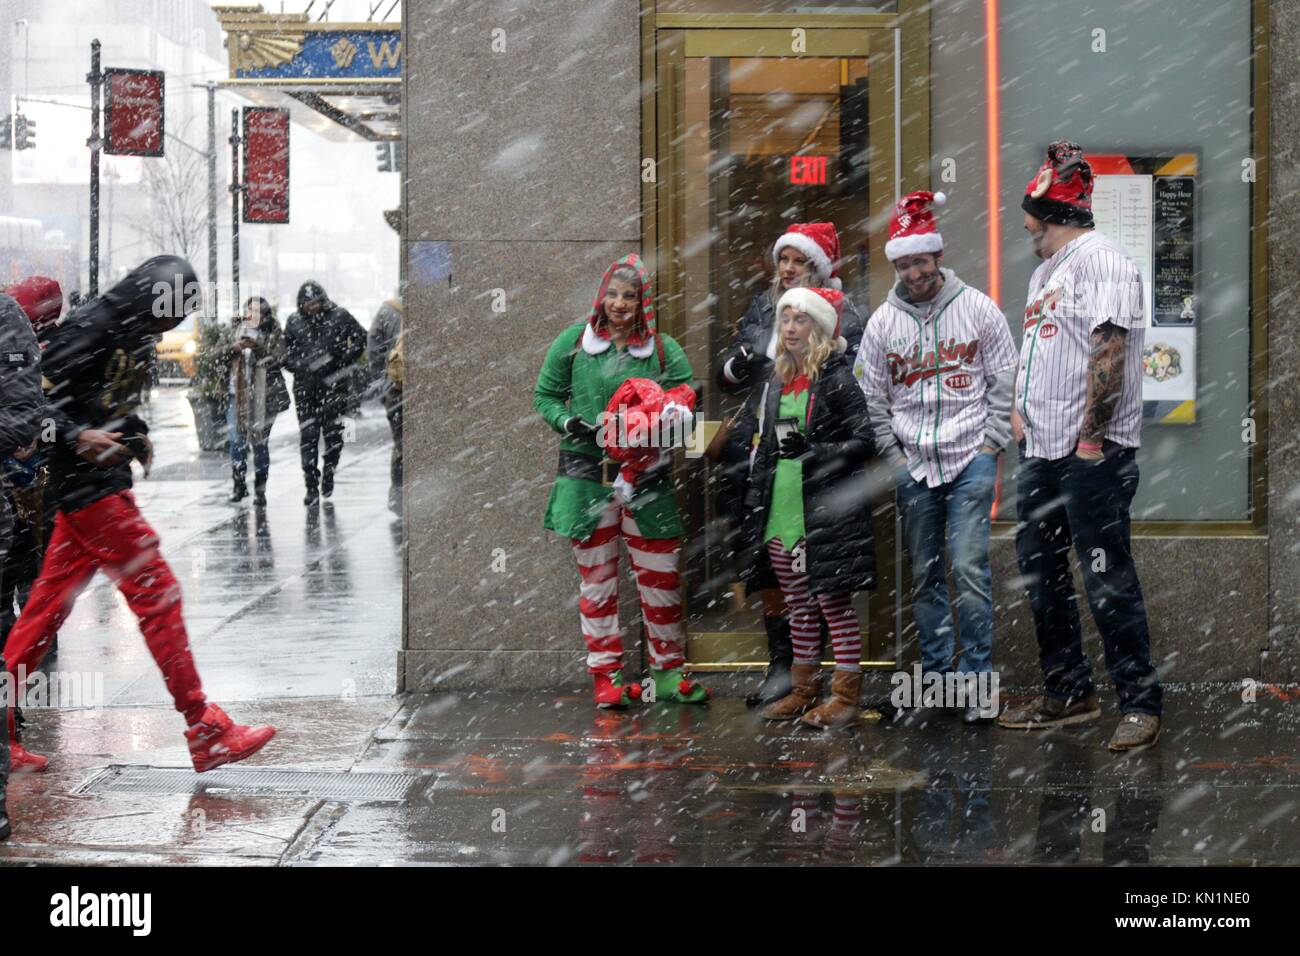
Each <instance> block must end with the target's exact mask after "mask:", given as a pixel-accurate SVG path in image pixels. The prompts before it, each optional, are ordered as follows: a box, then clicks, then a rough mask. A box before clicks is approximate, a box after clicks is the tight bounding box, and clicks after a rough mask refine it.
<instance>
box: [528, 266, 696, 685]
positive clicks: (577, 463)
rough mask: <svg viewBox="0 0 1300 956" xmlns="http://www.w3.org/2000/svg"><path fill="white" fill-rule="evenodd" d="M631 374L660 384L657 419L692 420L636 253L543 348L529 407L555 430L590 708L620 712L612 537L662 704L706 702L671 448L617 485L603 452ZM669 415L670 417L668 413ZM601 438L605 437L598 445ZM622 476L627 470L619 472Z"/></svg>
mask: <svg viewBox="0 0 1300 956" xmlns="http://www.w3.org/2000/svg"><path fill="white" fill-rule="evenodd" d="M631 378H645V379H650V380H652V381H654V382H657V383H659V385H660V386H662V387H663V389H664V390H665V392H666V393H667V394H666V396H665V399H666V404H665V408H664V413H663V415H661V416H660V422H661V425H666V424H667V419H673V420H676V421H677V422H679V423H680V421H681V420H682V419H684V418H685V417H687V416H689V414H690V412H689V408H690V407H692V406H693V405H694V393H693V392H691V390H690V385H689V384H687V383H688V382H690V380H691V367H690V363H688V362H687V360H686V354H685V353H684V352H683V351H682V348H681V346H680V345H678V344H677V343H676V342H675V341H674V340H673V339H672V338H671V337H669V336H667V335H662V334H660V333H659V332H658V331H656V329H655V320H654V298H653V295H652V290H651V284H650V275H649V273H648V272H646V270H645V267H644V266H643V265H642V263H641V259H640V257H638V256H637V255H636V254H631V255H627V256H624V257H623V258H622V259H619V260H618V261H617V262H615V263H614V264H613V265H611V266H610V267H609V269H607V270H606V271H605V275H604V277H603V278H602V279H601V282H600V291H599V292H597V294H596V301H595V302H594V303H593V305H592V307H591V313H590V314H589V315H588V316H587V319H586V321H584V322H580V323H577V324H574V325H571V326H569V327H568V328H566V329H565V330H564V331H563V332H561V333H560V334H559V336H557V337H556V339H555V341H554V342H553V343H552V344H551V347H550V350H549V351H548V352H547V353H546V360H545V361H544V362H543V364H542V371H541V375H539V376H538V378H537V387H536V389H534V391H533V407H535V408H536V409H537V411H538V412H540V413H541V416H542V418H544V419H545V420H546V423H547V424H548V425H550V426H551V427H552V428H553V429H555V431H557V432H558V433H559V434H560V436H561V438H560V463H559V470H558V473H557V476H556V479H555V485H554V486H553V487H552V488H551V497H550V501H548V502H547V505H546V520H545V522H544V523H545V526H546V527H547V528H550V529H551V530H552V531H555V532H557V533H559V534H562V535H564V536H565V537H567V538H569V539H570V540H571V541H572V542H573V553H574V556H575V557H576V558H577V562H578V573H579V574H580V575H581V578H582V580H581V584H580V586H579V601H578V613H579V617H580V619H581V623H582V636H583V640H585V641H586V644H587V669H588V670H589V671H590V672H591V674H592V676H593V678H594V680H595V692H596V703H597V704H598V705H599V706H601V707H625V706H627V705H628V703H630V701H631V698H632V696H634V695H635V690H634V687H635V685H629V686H627V687H625V686H624V683H623V674H622V668H623V643H622V640H621V638H620V637H619V626H618V580H619V574H618V541H619V538H620V537H621V538H622V539H623V540H624V541H625V542H626V544H627V551H628V558H629V560H630V561H631V563H632V569H633V571H634V572H635V573H636V580H637V589H638V591H639V592H640V598H641V614H642V617H643V618H644V619H645V633H646V640H647V643H648V651H649V656H650V676H651V678H652V679H653V680H654V684H655V697H656V699H657V700H673V701H678V702H681V703H686V704H702V703H704V702H706V701H707V700H708V697H709V694H708V691H707V690H706V689H705V688H704V687H702V686H701V685H699V684H697V683H695V682H694V681H691V680H687V679H686V678H685V677H684V676H683V674H682V665H683V664H684V663H685V657H684V656H683V653H682V636H683V635H682V600H681V577H680V574H679V571H678V559H679V555H680V552H681V539H682V534H683V531H684V529H683V528H682V521H681V518H680V517H679V516H678V514H677V503H676V501H675V499H674V497H673V484H672V474H671V468H670V464H669V462H668V455H667V453H664V454H663V455H661V456H660V458H661V462H660V464H659V465H657V466H655V467H651V468H649V469H648V470H646V471H644V472H642V473H641V474H639V475H638V476H637V477H636V479H635V483H634V486H633V487H631V488H628V487H627V483H626V480H623V481H620V482H619V486H618V487H616V486H615V479H616V478H618V476H619V469H618V464H617V463H616V462H612V461H610V460H608V459H606V458H605V457H604V454H603V452H602V450H601V448H602V445H601V442H604V441H605V439H606V437H607V436H609V435H611V434H612V433H613V431H614V429H612V428H603V426H605V424H606V421H607V417H608V416H607V415H606V406H607V405H608V404H609V401H610V399H611V398H612V397H613V395H614V392H615V391H616V390H617V389H618V388H619V386H620V385H622V384H623V383H624V382H625V381H627V380H628V379H631ZM665 416H667V419H666V418H665ZM598 437H599V438H600V441H598V440H597V439H598ZM623 474H624V475H626V474H627V472H624V473H623Z"/></svg>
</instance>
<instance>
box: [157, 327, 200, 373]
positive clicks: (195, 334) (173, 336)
mask: <svg viewBox="0 0 1300 956" xmlns="http://www.w3.org/2000/svg"><path fill="white" fill-rule="evenodd" d="M198 351H199V324H198V319H197V316H195V315H189V316H187V317H186V318H185V321H184V322H182V323H181V324H180V325H178V326H176V328H174V329H172V330H171V331H170V332H164V333H163V334H162V341H160V342H159V343H158V376H159V377H160V378H193V377H194V359H195V357H196V356H197V354H198Z"/></svg>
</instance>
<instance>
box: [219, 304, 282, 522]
mask: <svg viewBox="0 0 1300 956" xmlns="http://www.w3.org/2000/svg"><path fill="white" fill-rule="evenodd" d="M283 365H284V336H283V334H282V333H281V331H280V323H279V322H277V321H276V319H275V309H274V308H272V306H271V304H270V303H269V302H267V301H266V300H265V299H263V298H261V297H260V296H254V297H252V298H250V299H249V300H248V301H247V302H245V303H244V315H243V318H242V319H241V320H239V324H238V326H237V328H236V329H235V343H234V345H233V346H231V349H230V353H229V361H228V362H227V363H226V366H225V373H226V379H227V384H226V388H225V390H224V394H225V395H226V398H227V403H226V425H227V428H228V434H229V436H230V475H231V479H232V480H233V482H234V490H233V491H232V492H231V495H230V500H231V501H232V502H237V501H242V500H243V499H245V498H247V497H248V482H247V476H248V447H249V445H252V447H253V492H254V498H253V503H254V504H255V505H256V506H257V507H259V508H263V507H265V506H266V480H267V477H268V475H269V474H270V471H271V449H270V447H269V442H270V440H271V426H272V425H274V424H275V416H277V415H279V414H280V413H281V412H285V411H288V410H289V405H290V402H289V389H288V387H287V386H286V385H285V384H284V372H283V371H282V367H283Z"/></svg>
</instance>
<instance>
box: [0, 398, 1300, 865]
mask: <svg viewBox="0 0 1300 956" xmlns="http://www.w3.org/2000/svg"><path fill="white" fill-rule="evenodd" d="M277 427H278V426H277ZM385 437H386V425H385V423H384V422H383V421H382V419H380V418H378V417H376V416H374V415H372V416H371V417H370V418H369V419H363V421H362V422H361V423H360V427H359V428H358V442H357V443H356V445H355V446H354V447H350V448H349V449H348V450H347V451H346V452H345V456H344V468H343V469H342V470H341V471H340V473H339V483H338V490H337V491H336V493H335V502H334V504H333V505H329V506H325V507H322V508H321V509H320V511H319V512H318V513H315V514H311V515H310V516H309V514H308V513H307V512H306V510H305V509H304V508H303V506H302V504H301V500H300V499H301V487H302V486H301V479H300V478H299V476H298V472H297V468H296V463H295V462H294V461H293V459H292V457H291V456H290V455H289V454H287V453H281V455H280V457H279V458H277V459H275V461H276V464H275V465H273V470H272V482H271V489H270V493H271V506H270V507H269V508H268V509H267V510H266V513H265V514H264V515H260V516H259V515H257V514H255V513H254V512H253V510H252V509H248V508H236V507H234V506H231V505H229V504H227V503H225V502H224V500H223V499H224V494H225V489H224V487H223V486H219V485H217V484H214V482H215V480H216V479H208V480H193V479H187V480H184V481H181V480H177V481H159V482H147V483H144V484H142V485H141V488H140V497H141V500H142V505H143V507H144V511H145V513H146V514H147V515H148V516H149V517H150V518H151V520H153V521H154V522H155V523H156V525H157V526H158V528H159V530H160V532H161V533H162V535H163V540H164V548H165V552H166V554H167V557H168V559H169V560H170V561H171V562H172V564H173V566H174V568H175V570H176V572H177V574H178V576H179V577H180V578H181V580H182V586H183V588H184V594H185V602H186V617H187V621H188V622H189V624H190V627H191V638H192V641H193V644H194V647H195V653H196V656H197V658H198V663H199V666H200V668H201V671H202V673H203V676H204V680H205V684H206V687H207V689H208V691H209V693H210V694H211V695H212V696H213V697H214V699H217V700H219V701H221V702H222V703H223V704H227V705H228V706H229V709H230V711H231V713H232V715H234V716H235V717H236V718H237V719H240V720H242V721H247V722H250V723H263V722H266V723H272V724H274V725H276V726H277V727H278V728H279V731H280V733H279V735H278V736H277V737H276V739H275V740H274V741H273V742H272V744H271V745H270V746H268V747H267V749H266V750H265V751H263V752H262V753H261V754H259V755H257V756H256V757H255V758H253V759H252V760H250V761H248V762H247V763H246V764H242V765H239V766H238V767H236V768H230V769H231V770H232V771H235V770H240V769H241V768H247V769H250V770H252V769H272V768H273V769H297V770H313V771H328V772H337V773H348V774H365V773H376V772H393V771H405V772H409V773H415V774H418V775H419V777H420V784H419V786H418V787H417V788H416V790H415V796H414V797H412V798H410V799H408V800H407V801H406V802H404V803H397V804H394V803H387V804H380V803H364V802H341V801H337V800H324V799H316V798H311V797H304V796H302V795H285V796H265V795H256V796H253V795H241V794H240V793H239V792H237V789H231V790H230V791H229V792H227V793H223V794H215V793H211V792H209V793H202V794H192V795H191V794H169V793H120V792H103V793H78V792H77V791H78V788H79V787H80V786H82V785H83V784H84V783H85V782H86V781H87V780H88V779H90V778H91V777H93V776H94V775H95V774H96V773H99V772H101V771H102V770H103V769H104V768H105V767H108V766H111V765H121V764H130V765H141V766H154V767H185V766H187V754H186V750H185V747H184V742H183V739H182V737H181V727H180V719H179V717H178V716H177V715H176V714H175V712H174V711H172V709H171V707H170V703H169V701H168V698H167V696H166V694H165V691H164V688H163V686H162V682H161V678H160V677H159V676H158V674H157V672H156V669H155V668H154V665H153V662H152V660H150V659H149V657H148V655H147V653H146V652H145V649H144V643H143V641H142V640H141V638H140V636H139V634H138V632H137V630H136V626H135V621H134V619H133V618H132V617H131V616H130V614H129V612H127V611H126V609H125V607H124V606H123V605H122V604H121V602H120V600H119V599H118V598H117V596H116V594H115V592H113V591H112V590H111V589H110V588H106V587H95V588H93V589H92V590H91V591H90V592H89V593H87V594H85V595H83V597H82V600H81V602H80V604H79V605H78V608H77V611H76V613H75V614H74V615H73V617H72V618H71V619H70V620H69V622H68V624H67V626H66V627H65V628H64V632H63V635H62V638H61V645H60V654H59V658H58V662H57V666H58V667H59V669H61V670H75V671H83V670H84V671H97V670H98V671H102V672H103V673H104V675H105V680H104V685H105V696H106V698H107V701H106V702H107V705H108V706H106V707H104V708H102V709H92V708H72V707H62V708H57V707H56V708H52V709H46V710H36V711H34V712H29V714H28V717H29V718H30V721H29V724H28V726H27V741H28V744H29V745H30V746H31V747H32V748H33V749H35V750H36V751H38V752H42V753H47V754H50V755H51V756H52V758H53V762H52V765H51V769H50V771H49V772H48V773H46V774H42V775H36V776H23V777H16V778H14V779H13V780H12V781H11V785H10V793H9V805H10V812H11V815H12V817H13V820H14V824H15V831H14V834H13V837H12V838H11V839H10V840H9V841H7V842H6V843H4V844H0V862H65V863H76V862H79V863H155V864H157V863H162V864H182V863H185V864H194V863H206V864H218V865H225V864H242V865H266V866H274V865H306V866H318V865H339V864H344V865H351V864H365V865H373V864H380V863H410V864H446V863H470V864H494V863H514V864H563V865H583V864H614V865H638V864H639V865H647V864H651V865H653V864H658V865H671V864H677V865H698V864H746V865H751V864H761V865H771V864H787V865H789V864H799V865H803V864H846V865H847V864H856V865H864V864H865V865H936V864H955V865H970V864H1016V865H1021V864H1046V865H1063V866H1070V865H1100V864H1104V865H1116V866H1121V865H1142V864H1148V863H1150V864H1162V863H1189V864H1223V863H1233V864H1255V863H1261V864H1279V863H1292V864H1295V863H1298V862H1300V826H1297V822H1298V818H1300V753H1298V751H1297V744H1296V741H1297V740H1298V739H1300V696H1297V695H1295V694H1294V693H1292V692H1287V691H1285V690H1281V689H1275V688H1269V687H1264V688H1263V689H1262V691H1261V693H1260V694H1259V696H1258V701H1257V702H1254V703H1243V701H1242V695H1241V690H1240V688H1239V687H1237V686H1230V685H1215V686H1211V685H1198V686H1183V687H1180V686H1173V687H1170V688H1169V689H1168V697H1167V718H1166V724H1165V729H1164V732H1163V734H1162V737H1161V742H1160V744H1159V746H1158V747H1157V748H1156V749H1155V750H1152V751H1148V752H1145V753H1140V754H1134V755H1129V756H1126V757H1116V756H1114V755H1112V754H1110V753H1108V752H1107V751H1106V750H1105V743H1106V740H1107V738H1108V736H1109V734H1110V732H1111V731H1112V729H1113V726H1114V721H1115V719H1116V715H1115V714H1114V712H1113V697H1112V696H1111V695H1110V693H1109V691H1108V690H1104V691H1103V701H1104V702H1105V704H1104V706H1105V708H1106V710H1107V713H1106V716H1105V717H1104V718H1103V720H1102V721H1100V722H1099V723H1097V724H1094V725H1090V726H1083V727H1073V728H1066V729H1062V730H1058V731H1055V732H1051V733H1047V734H1041V733H1037V734H1035V733H1027V732H1009V731H1004V730H999V729H997V728H993V727H987V726H985V727H967V726H964V725H963V724H962V723H961V722H960V720H959V719H958V718H957V716H956V715H953V714H945V713H943V712H935V711H928V712H917V713H913V714H910V715H909V716H908V717H907V719H904V720H902V721H899V722H896V723H887V722H876V723H869V724H863V725H861V726H859V727H857V728H854V729H852V730H849V731H845V732H839V733H831V734H822V733H818V732H816V731H811V730H803V729H799V728H794V727H789V726H786V725H771V724H765V723H763V722H762V721H761V720H760V719H759V718H758V716H757V714H756V713H754V712H753V711H749V710H747V709H746V708H745V707H744V705H743V703H742V702H741V701H740V700H739V699H738V697H739V693H738V692H736V688H739V687H741V686H743V685H744V683H745V682H743V681H741V682H737V683H736V684H735V686H734V687H733V688H732V689H731V692H727V691H724V692H723V693H721V694H720V695H719V697H718V699H716V700H715V701H714V703H713V704H712V705H710V706H709V707H705V708H695V707H686V706H681V705H676V704H667V703H664V704H652V705H637V706H635V707H634V708H632V709H630V710H628V711H626V712H604V711H597V710H595V709H594V708H593V707H592V705H591V702H590V697H589V693H588V692H587V691H585V690H584V691H582V692H575V693H557V692H549V691H537V692H532V693H517V692H506V691H480V692H473V693H470V692H466V693H458V694H450V693H438V694H420V695H406V696H394V695H393V691H394V689H395V687H394V682H395V671H396V668H395V655H396V651H397V649H398V646H399V643H400V635H399V631H400V615H401V552H400V543H398V542H395V541H394V538H393V529H392V522H391V521H389V520H388V515H387V512H386V508H385V504H386V480H387V448H386V442H385ZM203 467H210V466H208V465H205V466H203ZM582 676H583V675H582V674H581V673H575V675H574V683H575V685H576V684H577V683H578V682H579V681H580V680H581V678H582ZM717 676H719V678H720V677H721V675H717ZM723 683H724V682H723V681H722V680H721V679H719V681H718V682H716V685H715V686H719V687H721V686H722V685H723ZM229 779H230V780H235V781H237V780H238V774H237V773H232V775H231V777H230V778H229Z"/></svg>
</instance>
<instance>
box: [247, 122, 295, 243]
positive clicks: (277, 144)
mask: <svg viewBox="0 0 1300 956" xmlns="http://www.w3.org/2000/svg"><path fill="white" fill-rule="evenodd" d="M243 126H244V129H243V140H244V155H243V166H244V203H243V205H244V222H251V223H287V222H288V221H289V111H288V110H281V109H272V108H270V107H265V106H246V107H244V115H243Z"/></svg>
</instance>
